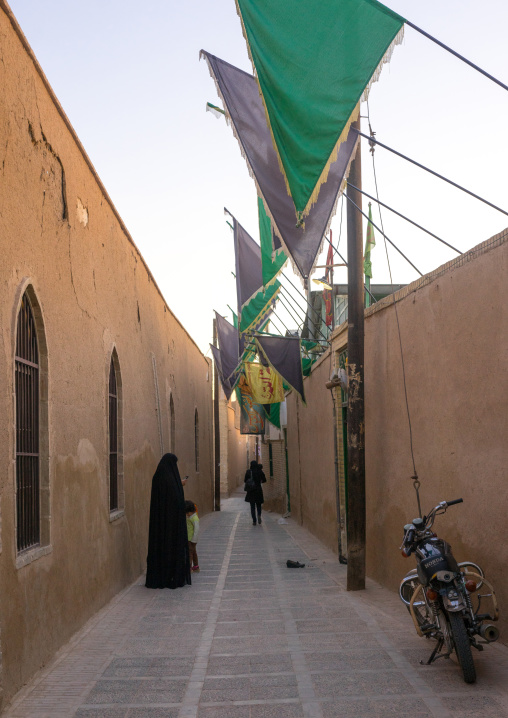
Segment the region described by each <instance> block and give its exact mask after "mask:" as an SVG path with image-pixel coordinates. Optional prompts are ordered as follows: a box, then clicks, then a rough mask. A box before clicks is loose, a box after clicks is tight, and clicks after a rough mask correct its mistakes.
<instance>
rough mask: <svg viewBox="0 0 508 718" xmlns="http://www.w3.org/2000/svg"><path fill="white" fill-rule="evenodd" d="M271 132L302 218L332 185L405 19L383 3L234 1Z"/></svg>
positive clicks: (374, 0)
mask: <svg viewBox="0 0 508 718" xmlns="http://www.w3.org/2000/svg"><path fill="white" fill-rule="evenodd" d="M236 6H237V11H238V14H239V15H240V18H241V21H242V27H243V32H244V36H245V38H246V41H247V46H248V52H249V57H250V58H251V60H252V63H253V65H254V67H255V72H256V77H257V79H258V83H259V90H260V93H261V96H262V101H263V104H264V106H265V108H266V114H267V117H268V123H269V127H270V133H271V136H272V137H273V141H274V143H275V146H276V148H277V153H278V157H279V160H280V164H281V167H282V168H283V172H284V177H285V180H286V183H287V186H288V188H289V190H290V192H291V196H292V198H293V202H294V206H295V209H296V212H297V214H298V216H301V215H303V214H307V213H308V211H309V208H310V206H311V205H312V204H313V203H314V202H315V201H316V199H317V196H318V193H319V190H320V187H321V185H322V184H323V183H324V182H326V178H327V174H328V171H329V168H330V165H331V164H332V163H333V162H334V160H335V158H336V156H337V149H338V147H339V146H340V144H341V143H342V142H343V141H344V140H345V139H346V137H347V135H348V131H349V126H350V124H351V122H352V121H354V120H355V119H356V118H357V116H358V113H359V103H360V100H361V99H366V98H367V95H368V90H369V87H370V84H371V83H372V82H375V81H376V80H377V79H378V76H379V74H380V71H381V67H382V65H383V64H384V63H385V62H388V61H389V60H390V57H391V53H392V50H393V47H394V45H395V44H398V43H400V42H401V41H402V37H403V28H404V23H405V20H404V18H403V17H402V16H401V15H398V14H397V13H396V12H394V11H393V10H390V9H389V8H387V7H386V6H385V5H382V4H381V3H380V2H377V0H340V2H337V0H301V2H299V3H298V10H297V11H295V5H294V3H291V2H288V0H236Z"/></svg>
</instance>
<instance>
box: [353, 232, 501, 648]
mask: <svg viewBox="0 0 508 718" xmlns="http://www.w3.org/2000/svg"><path fill="white" fill-rule="evenodd" d="M507 276H508V230H505V231H504V232H502V233H501V234H500V235H497V236H496V237H494V238H492V239H491V240H488V241H487V242H484V243H483V244H481V245H479V246H478V247H476V248H475V249H473V250H471V251H470V252H468V253H467V254H466V255H464V256H463V257H459V258H458V259H457V260H456V261H455V262H450V263H449V264H448V265H444V267H442V268H440V269H439V270H437V271H436V272H433V273H432V274H431V275H427V277H424V278H423V279H422V280H419V281H418V282H416V283H414V285H410V286H409V287H407V288H406V289H404V290H402V291H401V292H400V293H398V296H399V297H400V301H399V302H398V304H397V307H398V314H399V322H400V330H401V336H402V346H403V352H404V363H405V372H406V384H407V391H408V401H409V410H410V415H411V425H412V433H413V448H414V457H415V464H416V469H417V472H418V475H419V478H420V481H421V489H420V494H421V502H422V510H423V512H424V513H426V512H428V511H429V510H430V508H432V507H433V506H434V505H436V504H437V503H438V502H439V501H442V500H451V499H456V498H463V499H464V503H463V504H461V505H458V506H453V507H451V508H450V509H449V510H448V511H447V513H446V515H445V516H443V517H440V518H438V520H437V521H436V524H435V529H436V531H437V532H438V534H442V535H443V536H444V537H445V538H446V539H447V540H448V541H449V542H450V543H451V544H452V547H453V550H454V553H455V556H456V558H457V560H459V561H464V560H466V559H467V560H472V561H474V562H476V563H479V564H480V565H481V566H482V567H483V568H484V570H485V572H486V575H487V577H488V578H489V579H491V580H492V581H493V583H494V586H495V588H496V590H497V592H498V594H499V600H500V604H501V606H502V607H503V606H505V607H506V606H507V605H508V580H507V578H506V572H505V570H504V567H505V566H506V563H507V561H508V545H507V543H506V541H503V540H502V536H503V535H504V526H505V523H506V515H507V511H508V489H507V481H506V467H507V465H508V381H507V380H506V373H507V367H508V301H507V300H508V290H507V285H506V277H507ZM396 296H397V295H396ZM384 301H385V302H386V300H384ZM365 356H366V368H365V397H366V404H365V407H366V417H365V426H366V489H367V530H368V550H367V571H368V574H369V575H370V576H372V578H375V579H376V580H377V581H379V582H380V583H383V584H384V585H386V586H389V587H390V588H393V589H394V590H395V589H396V588H397V587H398V584H399V581H400V579H401V577H402V576H403V575H404V574H405V573H406V572H407V571H408V570H409V569H410V568H412V565H413V563H414V562H413V561H412V560H409V561H408V560H407V559H403V558H402V557H401V556H400V552H399V551H398V547H399V546H400V542H401V536H402V527H403V526H404V524H405V523H407V522H408V521H410V520H411V519H412V518H413V517H414V516H416V515H417V510H416V506H417V504H416V499H415V492H414V490H413V487H412V482H411V480H410V477H411V475H412V474H413V465H412V461H411V454H410V443H409V429H408V420H407V414H406V405H405V398H404V392H403V377H402V370H401V359H400V349H399V341H398V336H397V327H396V318H395V311H394V307H393V303H390V302H389V301H388V302H386V305H385V307H384V308H379V309H377V310H376V309H374V311H371V313H370V314H369V313H368V314H367V316H366V321H365ZM503 623H504V626H505V634H504V640H505V641H507V640H508V635H507V632H506V626H507V623H506V619H504V621H503Z"/></svg>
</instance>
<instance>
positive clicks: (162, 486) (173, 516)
mask: <svg viewBox="0 0 508 718" xmlns="http://www.w3.org/2000/svg"><path fill="white" fill-rule="evenodd" d="M177 461H178V459H177V458H176V456H175V455H174V454H164V456H163V457H162V459H161V460H160V462H159V465H158V466H157V470H156V471H155V474H154V477H153V479H152V496H151V499H150V526H149V530H148V556H147V560H146V564H147V566H146V584H145V585H146V587H147V588H178V587H179V586H185V584H190V583H191V575H190V563H189V544H188V540H187V519H186V515H185V499H184V495H183V486H182V482H181V479H180V473H179V471H178V466H177V463H176V462H177Z"/></svg>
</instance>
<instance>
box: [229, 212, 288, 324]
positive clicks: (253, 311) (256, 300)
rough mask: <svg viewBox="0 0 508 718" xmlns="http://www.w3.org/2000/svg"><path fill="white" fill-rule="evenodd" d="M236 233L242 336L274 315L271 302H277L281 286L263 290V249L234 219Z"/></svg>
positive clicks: (237, 279)
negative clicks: (269, 315) (270, 314)
mask: <svg viewBox="0 0 508 718" xmlns="http://www.w3.org/2000/svg"><path fill="white" fill-rule="evenodd" d="M233 231H234V241H235V268H236V294H237V300H238V316H239V321H240V332H245V331H247V330H248V329H251V328H253V327H255V326H256V325H258V324H259V322H261V321H262V320H264V319H265V318H266V316H267V315H268V314H269V313H271V309H272V301H274V300H275V299H276V297H277V295H278V293H279V291H280V286H281V285H280V282H279V281H278V280H275V282H274V283H273V284H270V286H269V287H267V288H266V290H263V272H262V268H261V247H260V246H259V244H256V242H255V241H254V240H253V239H252V237H251V236H250V234H249V233H248V232H247V231H246V230H245V229H244V228H243V227H242V225H241V224H240V223H239V222H238V221H237V220H236V219H235V218H234V217H233Z"/></svg>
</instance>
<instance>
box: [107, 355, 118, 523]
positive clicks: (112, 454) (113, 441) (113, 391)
mask: <svg viewBox="0 0 508 718" xmlns="http://www.w3.org/2000/svg"><path fill="white" fill-rule="evenodd" d="M117 508H118V395H117V388H116V374H115V366H114V364H113V359H111V366H110V368H109V510H110V511H115V510H116V509H117Z"/></svg>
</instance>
